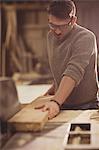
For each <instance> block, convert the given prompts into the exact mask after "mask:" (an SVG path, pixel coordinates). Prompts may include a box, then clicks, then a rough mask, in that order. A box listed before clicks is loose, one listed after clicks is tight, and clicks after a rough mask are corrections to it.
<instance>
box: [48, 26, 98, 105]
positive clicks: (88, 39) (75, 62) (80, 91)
mask: <svg viewBox="0 0 99 150" xmlns="http://www.w3.org/2000/svg"><path fill="white" fill-rule="evenodd" d="M47 46H48V48H47V50H48V59H49V64H50V69H51V72H52V75H53V78H54V82H55V88H56V91H57V89H58V87H59V84H60V81H61V79H62V77H63V76H65V75H66V76H69V77H71V78H72V79H74V80H75V81H76V86H75V88H74V89H73V91H72V93H71V94H70V95H69V97H68V98H67V100H66V101H65V103H64V104H65V105H66V104H67V105H73V106H74V105H75V106H76V105H81V104H84V103H87V102H90V101H96V99H97V90H98V83H97V82H98V80H97V45H96V38H95V35H94V34H93V33H92V32H91V31H89V30H88V29H85V28H83V27H81V26H79V25H77V24H75V26H74V28H73V29H72V31H71V32H70V33H69V34H68V35H66V36H64V38H63V39H61V40H58V39H57V38H56V37H55V36H54V34H53V33H52V32H49V33H48V38H47Z"/></svg>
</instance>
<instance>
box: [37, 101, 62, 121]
mask: <svg viewBox="0 0 99 150" xmlns="http://www.w3.org/2000/svg"><path fill="white" fill-rule="evenodd" d="M35 109H41V110H42V111H48V112H49V113H48V118H49V119H52V118H54V117H55V116H57V115H58V114H59V112H60V108H59V106H58V105H57V103H55V102H54V101H49V102H46V103H44V104H42V105H40V106H37V107H35Z"/></svg>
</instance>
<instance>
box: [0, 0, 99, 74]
mask: <svg viewBox="0 0 99 150" xmlns="http://www.w3.org/2000/svg"><path fill="white" fill-rule="evenodd" d="M74 1H75V3H76V5H77V16H78V23H79V24H80V25H82V26H84V27H87V28H88V29H90V30H92V31H93V32H94V33H95V34H96V37H97V43H98V45H99V29H98V27H99V19H98V14H99V1H98V0H74ZM48 3H49V1H41V0H39V1H32V2H24V3H22V2H21V3H19V2H17V3H6V2H5V3H4V4H6V5H4V6H3V11H4V12H5V13H4V15H3V16H2V18H1V19H2V20H3V24H4V23H5V22H6V27H5V28H6V29H4V27H3V28H2V30H3V31H4V32H5V30H6V35H5V36H3V38H4V39H3V42H2V44H1V45H2V49H1V53H2V50H3V51H4V48H5V49H7V50H6V51H8V55H6V56H5V57H6V58H5V60H6V62H7V65H6V66H5V64H6V63H3V64H2V62H4V58H1V60H2V62H1V66H2V67H1V68H2V70H1V75H4V74H5V75H8V76H12V75H13V74H14V73H15V72H24V73H26V72H31V71H32V70H35V71H36V70H38V69H40V71H41V72H43V71H44V72H46V73H47V72H48V73H49V69H48V67H49V66H48V62H47V53H46V35H47V31H48V25H47V11H46V8H47V5H48ZM5 6H6V7H5ZM9 6H11V7H9ZM8 7H9V8H8ZM12 7H13V9H12ZM11 11H13V16H12V15H10V13H9V12H11ZM11 14H12V12H11ZM9 15H10V19H11V16H12V18H13V17H14V19H12V25H11V21H10V23H8V22H9V21H8V20H7V17H8V16H9ZM3 17H4V18H5V22H4V19H3ZM15 22H16V24H15V26H16V28H17V29H14V27H15V26H14V27H12V26H13V23H15ZM8 24H10V25H11V27H12V28H13V30H12V31H11V33H9V36H12V38H10V40H8V39H7V38H9V36H8V37H7V35H8V32H9V31H8V30H9V28H8V27H7V25H8ZM3 31H2V32H3ZM13 35H14V36H13ZM13 37H14V38H13ZM6 40H7V41H6ZM8 41H10V43H9V44H8V43H7V47H6V46H5V45H6V44H5V43H6V42H8ZM15 41H17V42H15ZM1 53H0V54H1ZM12 53H13V55H12ZM9 54H11V55H12V56H10V55H9ZM0 57H1V56H0ZM3 57H4V56H3ZM9 57H10V59H9ZM12 58H13V59H12ZM11 59H12V60H11ZM12 64H13V65H12ZM2 72H3V73H2Z"/></svg>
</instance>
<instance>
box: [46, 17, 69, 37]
mask: <svg viewBox="0 0 99 150" xmlns="http://www.w3.org/2000/svg"><path fill="white" fill-rule="evenodd" d="M48 22H49V27H50V30H51V31H52V32H53V33H54V35H55V36H56V37H57V38H58V39H61V38H63V37H64V35H66V33H68V32H69V31H70V29H71V28H72V26H71V18H69V19H59V18H56V17H55V16H53V15H49V17H48Z"/></svg>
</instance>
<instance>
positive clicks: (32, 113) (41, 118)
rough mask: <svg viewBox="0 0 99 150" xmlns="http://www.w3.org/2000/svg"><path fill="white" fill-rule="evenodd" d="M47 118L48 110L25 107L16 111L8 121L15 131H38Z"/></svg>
mask: <svg viewBox="0 0 99 150" xmlns="http://www.w3.org/2000/svg"><path fill="white" fill-rule="evenodd" d="M47 120H48V112H47V111H46V112H42V111H41V110H37V109H34V108H32V107H31V108H30V107H29V108H28V107H25V108H23V109H22V110H21V111H19V112H18V113H16V114H15V115H14V116H13V117H12V118H11V119H9V120H8V123H9V124H10V125H11V126H12V127H13V128H14V129H15V130H16V131H40V130H42V129H43V127H44V125H45V123H46V122H47Z"/></svg>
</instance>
